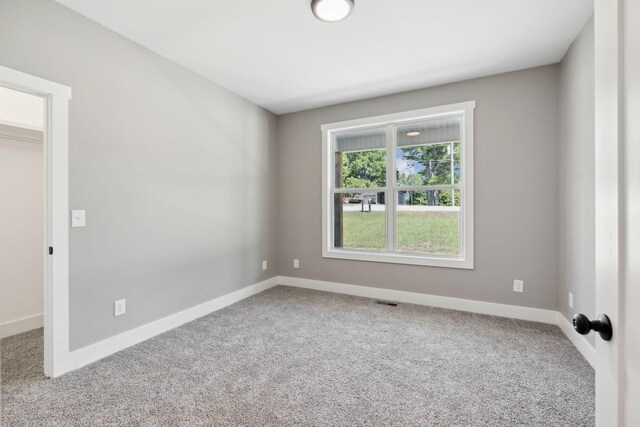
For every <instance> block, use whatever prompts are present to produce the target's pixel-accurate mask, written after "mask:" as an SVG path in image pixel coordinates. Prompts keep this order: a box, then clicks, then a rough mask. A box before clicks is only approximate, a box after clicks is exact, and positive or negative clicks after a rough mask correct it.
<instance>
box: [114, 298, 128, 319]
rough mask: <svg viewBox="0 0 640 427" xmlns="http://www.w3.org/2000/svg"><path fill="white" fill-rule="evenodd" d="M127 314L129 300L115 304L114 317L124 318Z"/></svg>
mask: <svg viewBox="0 0 640 427" xmlns="http://www.w3.org/2000/svg"><path fill="white" fill-rule="evenodd" d="M126 312H127V300H126V299H119V300H118V301H116V302H114V303H113V315H114V316H122V315H123V314H125V313H126Z"/></svg>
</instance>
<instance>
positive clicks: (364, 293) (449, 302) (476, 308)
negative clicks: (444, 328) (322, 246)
mask: <svg viewBox="0 0 640 427" xmlns="http://www.w3.org/2000/svg"><path fill="white" fill-rule="evenodd" d="M277 280H278V284H280V285H285V286H293V287H297V288H305V289H314V290H318V291H326V292H334V293H339V294H347V295H355V296H359V297H366V298H375V299H382V300H388V301H397V302H404V303H407V304H418V305H426V306H430V307H440V308H447V309H451V310H460V311H468V312H471V313H480V314H489V315H492V316H500V317H510V318H513V319H521V320H530V321H533V322H542V323H549V324H552V325H557V326H559V327H560V329H561V330H562V332H564V334H565V335H566V336H567V338H568V339H569V341H571V343H572V344H573V345H574V346H575V347H576V348H577V349H578V351H579V352H580V353H581V354H582V355H583V356H584V358H585V359H586V360H587V362H589V364H590V365H591V366H592V367H594V369H595V359H596V350H595V348H594V347H593V346H592V345H591V344H589V341H587V340H586V338H585V337H584V336H582V335H579V334H577V333H576V332H575V331H574V330H573V326H572V325H571V323H570V322H569V321H568V320H567V319H566V318H565V317H564V316H563V315H562V314H561V313H560V312H558V311H553V310H544V309H541V308H531V307H521V306H517V305H508V304H497V303H493V302H484V301H475V300H468V299H460V298H449V297H442V296H437V295H429V294H420V293H415V292H405V291H396V290H391V289H382V288H372V287H368V286H357V285H347V284H344V283H336V282H324V281H321V280H311V279H301V278H297V277H287V276H278V277H277Z"/></svg>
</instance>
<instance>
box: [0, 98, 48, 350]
mask: <svg viewBox="0 0 640 427" xmlns="http://www.w3.org/2000/svg"><path fill="white" fill-rule="evenodd" d="M44 121H45V103H44V99H43V98H42V97H40V96H37V95H32V94H29V93H25V92H21V91H17V90H13V89H9V88H5V87H0V183H1V184H0V241H2V245H0V271H2V280H0V296H1V298H0V338H7V337H10V336H13V335H17V334H21V333H26V332H29V331H37V332H36V333H37V334H39V335H42V330H41V328H42V327H43V325H44V321H43V312H44V286H43V284H44V277H45V276H44V258H43V250H44V247H45V240H46V239H45V194H46V192H45V176H44V150H43V147H44V135H43V134H44Z"/></svg>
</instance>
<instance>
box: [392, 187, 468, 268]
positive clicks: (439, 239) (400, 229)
mask: <svg viewBox="0 0 640 427" xmlns="http://www.w3.org/2000/svg"><path fill="white" fill-rule="evenodd" d="M396 201H397V205H396V250H397V251H398V252H409V253H419V254H430V255H460V252H461V248H460V190H425V191H398V192H397V198H396Z"/></svg>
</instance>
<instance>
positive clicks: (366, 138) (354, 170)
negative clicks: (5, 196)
mask: <svg viewBox="0 0 640 427" xmlns="http://www.w3.org/2000/svg"><path fill="white" fill-rule="evenodd" d="M386 139H387V136H386V130H385V129H384V128H376V129H367V130H359V131H352V132H347V133H342V134H338V135H337V136H336V152H335V153H334V155H335V157H334V171H335V185H336V187H337V188H374V187H385V186H386V182H387V154H386V144H387V143H386Z"/></svg>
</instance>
